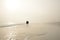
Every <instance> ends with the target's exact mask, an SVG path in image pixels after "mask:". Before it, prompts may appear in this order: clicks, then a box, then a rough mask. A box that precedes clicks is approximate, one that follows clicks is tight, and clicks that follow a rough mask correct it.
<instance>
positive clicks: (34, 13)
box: [0, 0, 60, 23]
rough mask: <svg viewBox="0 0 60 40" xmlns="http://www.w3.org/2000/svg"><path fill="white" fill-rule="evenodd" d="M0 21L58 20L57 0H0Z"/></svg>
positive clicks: (59, 20)
mask: <svg viewBox="0 0 60 40" xmlns="http://www.w3.org/2000/svg"><path fill="white" fill-rule="evenodd" d="M0 10H1V11H0V22H1V23H22V22H25V21H26V20H29V21H30V22H31V23H42V22H43V23H44V22H60V13H59V10H60V9H59V0H0Z"/></svg>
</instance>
